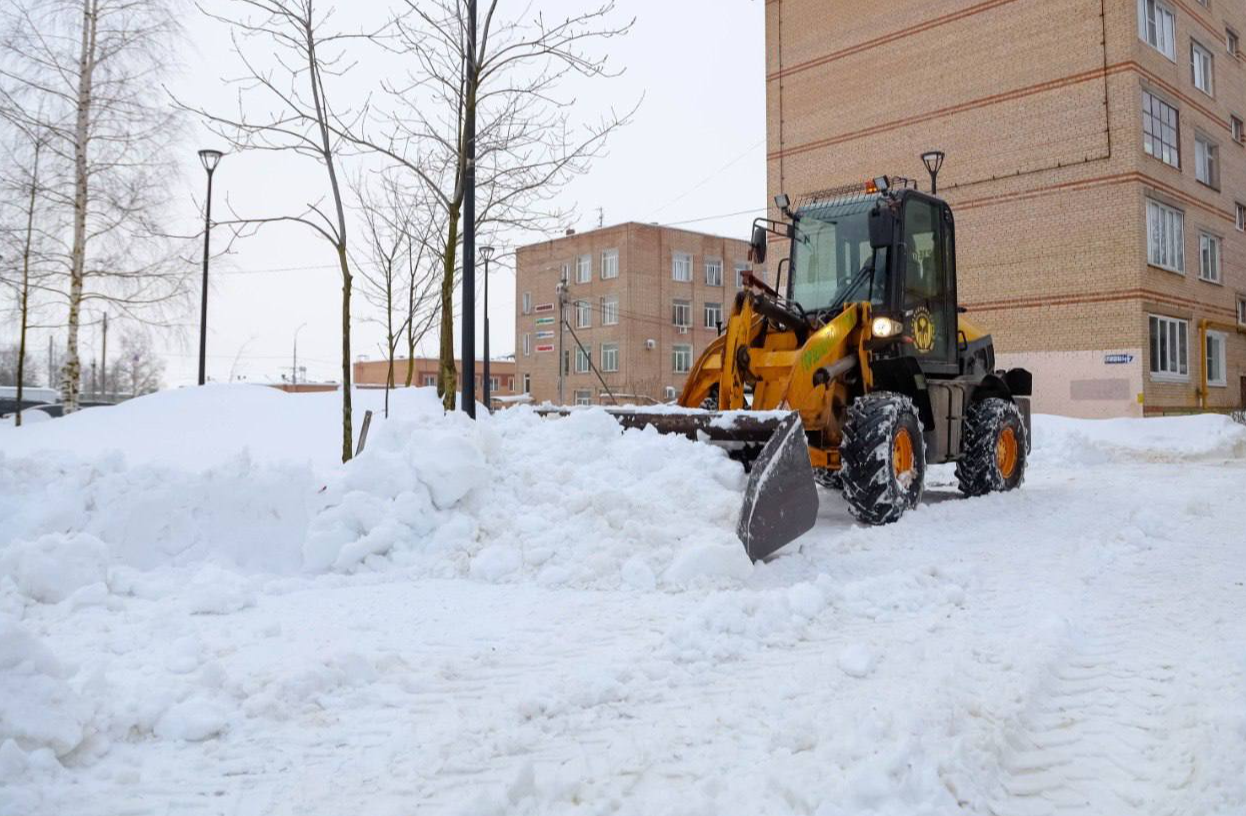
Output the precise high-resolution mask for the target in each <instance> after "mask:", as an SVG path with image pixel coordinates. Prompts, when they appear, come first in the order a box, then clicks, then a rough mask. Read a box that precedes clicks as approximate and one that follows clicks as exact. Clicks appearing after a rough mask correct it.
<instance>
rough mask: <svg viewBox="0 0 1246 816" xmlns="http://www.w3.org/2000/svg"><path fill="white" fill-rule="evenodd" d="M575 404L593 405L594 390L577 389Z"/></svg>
mask: <svg viewBox="0 0 1246 816" xmlns="http://www.w3.org/2000/svg"><path fill="white" fill-rule="evenodd" d="M575 404H576V405H592V404H593V392H592V391H576V392H575Z"/></svg>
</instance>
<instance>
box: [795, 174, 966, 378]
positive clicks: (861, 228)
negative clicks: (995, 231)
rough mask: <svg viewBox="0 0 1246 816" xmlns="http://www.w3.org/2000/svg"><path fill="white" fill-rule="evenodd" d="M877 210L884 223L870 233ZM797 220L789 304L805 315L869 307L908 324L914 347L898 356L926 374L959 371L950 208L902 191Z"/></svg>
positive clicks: (808, 211)
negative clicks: (859, 304) (914, 361)
mask: <svg viewBox="0 0 1246 816" xmlns="http://www.w3.org/2000/svg"><path fill="white" fill-rule="evenodd" d="M876 211H877V212H880V213H882V214H883V215H884V216H886V217H885V218H878V217H875V218H874V219H873V220H874V222H875V223H874V225H873V227H871V214H872V213H875V212H876ZM793 220H794V230H793V239H792V255H791V260H790V269H791V273H790V274H789V275H788V287H787V296H788V298H789V299H790V300H794V301H795V302H796V303H799V304H800V305H801V307H802V308H803V309H804V310H805V311H806V312H816V311H827V312H837V311H838V310H839V309H841V308H842V307H843V305H844V304H846V303H854V302H863V301H867V302H869V303H870V304H871V307H872V309H873V312H874V313H875V314H878V315H885V316H889V317H894V318H895V319H896V320H901V321H902V322H903V323H904V336H905V337H907V338H911V340H912V342H905V343H903V344H897V345H896V346H895V347H894V350H893V353H895V354H896V355H898V356H912V357H914V358H916V359H917V361H918V363H919V364H920V366H921V369H922V371H923V372H924V373H926V374H930V375H934V376H943V375H946V376H955V375H956V374H958V373H959V364H958V361H957V317H958V314H957V308H956V307H957V299H956V230H955V222H954V221H953V218H952V210H951V208H950V207H948V205H947V203H946V202H944V201H943V200H942V199H939V198H936V197H934V196H931V195H927V194H926V193H923V192H920V191H918V190H915V189H901V190H898V191H894V192H889V193H884V194H874V195H864V196H849V197H842V198H838V199H834V200H831V201H826V202H819V203H815V204H812V205H810V206H807V207H804V208H802V209H801V210H799V211H798V212H796V213H794V218H793ZM880 222H881V224H882V226H881V230H882V233H883V234H882V235H881V236H880V234H879V233H880ZM872 233H873V234H872ZM887 233H889V237H888V235H887Z"/></svg>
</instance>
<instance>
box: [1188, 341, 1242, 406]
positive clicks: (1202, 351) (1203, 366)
mask: <svg viewBox="0 0 1246 816" xmlns="http://www.w3.org/2000/svg"><path fill="white" fill-rule="evenodd" d="M1208 329H1221V330H1224V331H1230V332H1237V333H1238V334H1246V326H1239V325H1237V324H1235V323H1221V322H1220V321H1218V320H1208V319H1207V318H1203V319H1202V320H1200V321H1198V348H1199V352H1198V358H1199V360H1200V361H1201V363H1200V365H1199V371H1198V382H1199V385H1198V407H1199V408H1200V409H1201V410H1203V411H1206V410H1207V330H1208ZM1224 357H1225V362H1226V363H1227V362H1228V358H1229V353H1228V349H1227V348H1226V349H1225V354H1224Z"/></svg>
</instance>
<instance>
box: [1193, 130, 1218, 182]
mask: <svg viewBox="0 0 1246 816" xmlns="http://www.w3.org/2000/svg"><path fill="white" fill-rule="evenodd" d="M1194 180H1195V181H1198V182H1201V183H1202V184H1206V185H1207V186H1208V187H1211V188H1212V189H1214V190H1219V189H1220V145H1218V144H1216V143H1215V142H1214V141H1212V140H1211V139H1209V138H1208V137H1206V136H1204V135H1203V134H1201V133H1195V134H1194Z"/></svg>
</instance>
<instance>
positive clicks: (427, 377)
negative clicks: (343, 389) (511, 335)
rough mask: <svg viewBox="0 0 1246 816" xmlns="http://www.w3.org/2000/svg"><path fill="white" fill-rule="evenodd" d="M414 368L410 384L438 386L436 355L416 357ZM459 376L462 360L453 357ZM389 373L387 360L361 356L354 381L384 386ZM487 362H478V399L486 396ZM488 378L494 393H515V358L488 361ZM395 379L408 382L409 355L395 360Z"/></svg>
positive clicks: (356, 364)
mask: <svg viewBox="0 0 1246 816" xmlns="http://www.w3.org/2000/svg"><path fill="white" fill-rule="evenodd" d="M414 362H415V371H414V372H413V373H412V375H411V385H412V386H414V387H417V388H435V387H436V386H437V367H438V361H437V359H436V358H434V357H416V358H415V361H414ZM454 365H455V367H456V368H457V369H458V372H459V377H460V378H461V377H462V376H463V363H462V361H461V360H455V361H454ZM388 374H389V361H388V360H360V361H358V362H356V363H355V365H354V372H353V377H354V382H355V386H356V387H357V388H384V387H385V381H386V379H387V376H388ZM483 376H484V363H482V362H480V361H477V362H476V399H477V400H483V399H484V391H483V390H482V379H481V378H482V377H483ZM489 379H491V380H492V381H493V385H492V389H491V390H492V396H494V397H512V396H514V395H515V394H516V393H517V392H516V391H515V383H516V379H515V361H514V360H491V361H490V362H489ZM394 382H395V383H397V384H398V385H399V386H403V385H405V384H406V382H407V358H405V357H403V358H401V359H397V360H394Z"/></svg>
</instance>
